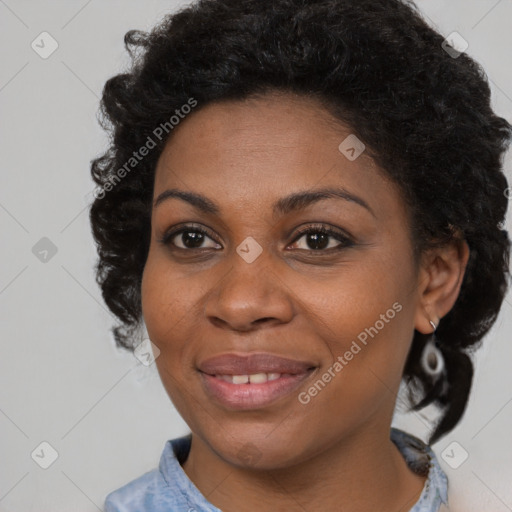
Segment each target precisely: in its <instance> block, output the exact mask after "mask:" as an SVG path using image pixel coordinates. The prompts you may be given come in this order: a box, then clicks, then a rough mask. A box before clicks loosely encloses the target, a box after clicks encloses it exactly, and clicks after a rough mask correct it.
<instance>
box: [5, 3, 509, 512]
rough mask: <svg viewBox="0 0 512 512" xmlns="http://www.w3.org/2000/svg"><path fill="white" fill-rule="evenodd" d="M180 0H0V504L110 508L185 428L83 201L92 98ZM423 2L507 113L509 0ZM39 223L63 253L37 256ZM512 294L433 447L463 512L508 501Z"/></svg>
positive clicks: (93, 135)
mask: <svg viewBox="0 0 512 512" xmlns="http://www.w3.org/2000/svg"><path fill="white" fill-rule="evenodd" d="M183 3H184V2H177V1H167V2H164V1H157V0H152V1H146V2H142V1H139V2H135V1H133V0H132V1H127V0H124V1H122V2H121V1H113V0H108V1H99V0H89V1H44V2H35V1H27V0H5V1H4V0H0V45H1V46H0V47H1V49H2V50H1V55H2V64H1V66H0V116H1V117H0V119H1V121H0V126H1V137H0V154H1V155H2V158H1V167H2V170H1V174H0V176H1V185H0V230H1V231H0V232H1V237H2V244H1V256H0V257H1V260H0V261H1V265H0V308H1V309H0V311H1V326H0V340H1V342H0V343H1V349H2V350H1V357H0V379H1V385H0V432H1V436H0V460H1V463H0V511H2V512H7V511H9V512H19V511H24V512H25V511H32V510H33V511H38V512H46V511H48V512H49V511H52V512H59V511H66V512H71V511H86V510H87V511H88V510H102V505H103V500H104V497H105V495H106V494H107V493H108V492H110V491H112V490H114V489H116V488H118V487H120V486H121V485H123V484H125V483H126V482H128V481H129V480H131V479H133V478H135V477H137V476H139V475H141V474H142V473H144V472H146V471H148V470H150V469H152V468H154V467H156V466H157V464H158V460H159V457H160V453H161V451H162V449H163V446H164V443H165V441H166V440H167V439H171V438H173V437H176V436H179V435H182V434H185V433H186V432H187V431H188V430H187V426H186V425H185V423H184V422H183V421H182V420H181V419H180V417H179V416H178V414H177V413H176V411H175V410H174V408H173V406H172V404H171V403H170V400H169V399H168V397H167V395H166V394H165V392H164V390H163V387H162V386H161V383H160V380H159V377H158V374H157V371H156V368H155V367H154V365H153V366H151V367H149V368H147V367H145V366H143V365H142V364H140V363H139V362H138V361H137V360H136V359H135V358H134V357H133V356H132V355H130V354H128V353H124V352H121V351H119V350H117V349H116V348H115V346H114V343H113V340H112V339H111V336H110V332H109V328H110V326H111V324H112V321H113V319H112V316H111V315H110V314H109V312H108V311H107V309H106V307H105V305H104V304H103V303H102V300H101V296H100V291H99V289H98V287H97V286H96V284H95V282H94V276H93V265H94V263H95V260H96V255H95V248H94V245H93V241H92V237H91V234H90V227H89V224H88V216H87V206H88V204H89V203H90V202H91V200H92V194H91V191H92V189H93V185H92V182H91V180H90V178H89V161H90V160H91V159H92V158H93V157H94V156H96V155H98V154H99V153H100V152H101V151H102V150H103V149H104V148H105V147H106V143H107V140H106V137H105V135H104V134H103V132H102V131H101V130H100V128H99V126H98V124H97V121H96V112H97V108H98V101H99V97H100V94H101V89H102V86H103V84H104V82H105V80H107V79H108V78H109V77H110V76H112V75H113V74H115V73H117V72H119V71H120V70H122V69H123V68H124V67H125V66H126V65H127V64H128V63H129V60H128V57H127V54H126V53H125V51H124V49H123V36H124V33H125V32H126V31H127V30H129V29H132V28H138V29H149V28H150V27H151V26H152V25H153V24H154V23H155V22H156V21H157V20H159V19H160V18H161V17H162V16H163V15H164V14H165V13H166V12H169V11H172V10H174V9H175V7H176V6H178V5H183ZM418 4H419V6H420V7H421V9H422V10H423V12H424V13H425V14H426V15H427V16H428V17H429V19H430V20H431V23H432V24H433V25H434V26H435V27H436V28H437V29H438V30H439V31H440V32H441V33H442V34H444V35H445V36H447V35H448V34H450V33H451V32H452V31H457V32H459V33H460V34H461V35H462V36H463V37H464V38H465V39H466V40H467V41H468V43H469V48H468V50H467V52H468V53H469V54H470V55H472V56H474V57H475V58H476V59H477V60H478V61H479V62H481V63H482V64H483V66H484V68H485V70H486V72H487V74H488V77H489V79H490V81H491V85H492V89H493V105H494V107H495V109H496V111H497V112H499V113H500V114H501V115H502V116H504V117H506V118H507V119H508V120H509V121H512V65H511V64H512V63H511V58H510V48H511V47H512V31H511V26H510V20H511V19H512V0H500V1H496V0H489V1H487V0H485V1H484V0H482V1H480V0H472V1H467V0H449V1H448V0H419V1H418ZM43 31H47V32H48V33H50V34H51V36H52V37H53V38H54V39H55V40H56V41H57V43H58V45H59V46H58V49H57V50H56V51H55V52H54V53H53V54H52V55H51V56H49V57H48V58H47V59H42V58H41V57H40V56H39V55H38V54H37V53H36V52H35V51H34V50H33V49H32V47H31V43H32V41H34V40H36V43H37V41H40V38H38V36H39V34H40V33H41V32H43ZM39 44H40V46H41V43H39ZM49 47H50V46H49V40H46V43H45V48H46V49H48V48H49ZM446 86H447V87H449V86H450V84H446ZM510 162H511V159H510V153H509V154H508V156H507V160H506V170H507V174H508V176H509V178H510V174H511V172H510V167H511V165H510ZM507 226H509V224H508V223H507ZM43 237H47V238H48V239H50V240H51V242H52V244H54V246H55V247H56V249H57V252H56V254H54V255H52V253H51V252H49V253H48V254H47V255H46V256H45V255H44V253H40V254H39V257H36V255H35V254H34V253H33V247H34V245H35V244H36V243H38V241H39V240H40V239H41V238H43ZM40 243H42V244H45V243H46V244H47V243H48V242H40ZM37 247H39V246H37ZM43 248H44V247H43ZM36 252H37V251H36ZM44 257H46V259H47V261H46V262H44V261H41V260H40V258H44ZM511 308H512V299H511V296H510V295H509V296H508V297H507V302H505V304H504V306H503V310H502V313H501V315H500V317H499V318H498V321H497V323H496V325H495V327H494V328H493V330H492V332H491V333H490V334H489V336H488V337H487V339H486V343H485V346H484V347H483V349H482V350H481V351H480V352H479V353H478V357H477V360H476V363H477V372H476V378H475V387H474V391H473V393H472V396H471V401H470V403H469V406H468V410H467V413H466V415H465V417H464V419H463V422H462V423H461V424H460V426H459V427H458V428H456V429H455V430H454V431H453V432H452V433H451V434H450V435H448V436H447V437H445V438H444V439H442V440H441V441H440V442H439V443H438V444H437V445H435V447H434V448H435V451H436V453H437V454H438V455H439V457H440V461H441V464H442V465H443V468H444V469H445V471H446V472H447V474H448V477H449V479H450V487H451V495H452V502H453V507H452V509H453V510H455V511H464V512H471V511H479V512H481V511H483V510H485V511H486V512H506V511H507V510H512V436H511V435H510V432H511V425H512V404H511V402H512V373H511V372H510V359H511V354H512V349H511V348H510V344H509V342H510V334H511V333H512V321H511V319H512V315H511ZM427 413H428V412H426V413H422V414H416V415H411V414H409V415H403V414H401V413H397V416H396V419H395V424H396V425H397V426H400V427H403V428H406V429H407V430H409V431H410V432H412V433H415V434H416V435H418V436H420V437H424V435H425V432H426V427H425V424H426V420H425V418H426V416H427V415H428V414H427ZM43 441H46V442H48V443H50V445H51V446H52V447H53V448H54V449H55V450H56V451H57V452H58V458H57V459H56V460H55V462H54V463H53V464H52V465H51V466H50V467H49V468H48V469H42V468H41V467H40V466H39V465H38V464H36V462H35V461H34V460H33V458H32V457H31V454H32V453H33V452H34V450H36V451H35V454H36V455H34V459H36V460H37V461H38V462H39V464H41V463H44V461H45V460H46V462H48V461H49V460H50V459H48V457H50V455H51V452H50V450H49V449H48V448H45V447H44V446H43V447H42V448H41V447H40V443H41V442H43ZM454 443H456V444H454ZM41 450H43V451H41ZM466 453H467V454H468V459H467V460H466V461H464V462H463V463H462V464H461V465H460V467H458V468H457V469H454V467H453V466H456V465H457V464H458V463H460V462H461V461H462V460H463V458H464V456H465V454H466ZM37 454H39V457H38V456H37Z"/></svg>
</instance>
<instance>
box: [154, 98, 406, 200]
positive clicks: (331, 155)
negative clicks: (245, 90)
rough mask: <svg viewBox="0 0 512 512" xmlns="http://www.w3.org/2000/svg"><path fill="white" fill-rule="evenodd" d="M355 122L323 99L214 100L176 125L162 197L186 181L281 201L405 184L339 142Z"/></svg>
mask: <svg viewBox="0 0 512 512" xmlns="http://www.w3.org/2000/svg"><path fill="white" fill-rule="evenodd" d="M353 137H354V134H352V132H351V129H350V127H349V126H347V125H344V124H343V123H341V122H340V121H338V120H336V119H334V118H333V117H332V115H331V114H330V113H329V112H328V111H327V110H325V108H324V107H323V106H322V105H321V104H320V103H319V102H318V101H317V100H315V99H312V98H305V97H297V96H294V95H286V94H270V95H266V96H263V97H260V98H253V99H249V100H242V101H229V102H228V101H226V102H219V103H213V104H209V105H206V106H205V107H203V108H200V106H199V110H197V111H195V112H194V113H193V114H191V115H189V116H188V117H187V118H186V119H185V120H184V121H182V122H181V123H180V125H179V126H178V127H177V129H175V131H173V133H172V137H171V138H170V139H169V140H168V142H167V144H166V147H165V148H164V151H163V152H162V155H161V157H160V159H159V162H158V165H157V170H156V176H155V191H154V192H155V196H157V195H158V194H159V193H161V192H162V191H163V190H165V189H166V188H174V187H177V186H178V187H179V188H182V189H186V190H191V191H192V190H193V191H196V192H201V193H204V194H205V195H210V196H211V195H212V194H213V195H214V196H215V197H216V198H217V199H218V200H219V201H221V200H222V201H224V200H225V201H227V202H229V200H230V199H231V200H234V199H235V198H236V199H237V200H245V201H250V200H251V198H257V200H258V203H259V204H261V203H262V201H263V202H264V201H265V200H266V199H268V200H269V201H270V200H272V201H274V200H275V199H276V198H277V197H279V196H284V195H287V194H288V193H290V192H291V191H298V190H305V189H311V188H321V187H325V186H343V187H345V188H347V189H350V191H352V192H354V193H358V192H359V193H360V194H364V195H365V196H367V197H368V198H370V199H371V198H372V197H373V198H374V199H375V198H376V197H378V196H380V198H381V200H380V202H379V203H380V204H381V205H384V206H385V204H386V200H385V198H383V196H384V195H386V194H387V195H389V194H391V196H392V197H389V198H388V202H390V206H391V203H392V202H393V201H395V202H396V200H397V199H399V198H398V197H397V192H398V191H397V189H396V187H395V186H394V185H393V184H392V183H391V182H390V180H389V179H388V178H387V176H386V175H385V174H384V173H383V171H382V170H380V169H379V168H378V166H377V165H376V164H375V162H374V161H373V159H372V158H371V157H370V156H369V155H368V154H366V153H365V152H364V151H363V152H362V154H361V155H360V156H359V157H358V158H356V159H355V160H350V159H348V158H347V156H346V154H344V153H343V152H341V151H340V149H339V146H340V144H343V143H344V141H345V140H347V138H348V140H349V141H352V140H353V139H352V138H353Z"/></svg>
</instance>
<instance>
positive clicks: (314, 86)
mask: <svg viewBox="0 0 512 512" xmlns="http://www.w3.org/2000/svg"><path fill="white" fill-rule="evenodd" d="M124 41H125V46H126V49H127V51H128V52H129V54H130V56H131V65H130V68H129V70H128V71H127V72H125V73H120V74H118V75H116V76H113V77H112V78H110V79H109V80H108V81H107V82H106V83H105V86H104V89H103V97H102V100H101V110H100V113H99V120H100V123H101V125H102V127H103V128H104V129H105V130H106V131H107V132H108V133H109V135H110V144H109V147H108V149H107V150H106V151H105V153H104V154H102V155H101V156H99V157H98V158H96V159H94V160H93V161H92V163H91V174H92V177H93V180H94V181H95V183H96V184H97V185H98V186H99V193H97V194H96V199H95V200H94V202H93V204H92V205H91V209H90V221H91V225H92V231H93V236H94V239H95V242H96V244H97V250H98V255H99V259H98V262H97V266H96V280H97V283H98V284H99V285H100V287H101V290H102V294H103V298H104V300H105V302H106V304H107V306H108V307H109V309H110V310H111V312H112V313H113V314H114V315H115V316H116V317H117V319H118V320H119V321H120V322H119V323H118V325H117V326H115V327H114V328H113V334H114V338H115V341H116V344H117V346H118V347H124V348H126V349H129V350H133V348H134V338H135V336H134V333H135V332H136V331H137V329H138V328H140V326H141V325H142V309H141V280H142V273H143V269H144V266H145V262H146V258H147V254H148V250H149V242H150V229H151V208H152V195H153V183H154V174H155V168H156V163H157V161H158V158H159V156H160V154H161V152H162V150H163V147H164V145H165V143H166V142H167V140H168V139H169V137H170V136H171V135H172V128H173V127H174V126H171V124H170V123H169V119H170V118H171V117H172V116H173V115H175V114H176V113H178V112H177V111H180V112H181V110H180V109H182V108H183V106H184V105H186V104H187V103H188V104H192V103H191V99H193V101H195V102H197V105H198V107H197V108H196V109H195V111H197V110H198V109H200V108H203V107H204V106H206V105H208V104H211V103H213V102H221V101H229V100H235V101H236V100H240V101H242V100H244V99H247V98H250V97H254V96H258V95H264V94H266V93H269V92H273V91H281V92H285V93H290V94H297V95H301V96H302V97H307V98H314V99H316V100H318V101H319V102H320V103H321V104H322V105H323V106H325V108H326V109H327V110H328V111H329V112H331V113H333V114H334V116H335V117H336V118H337V119H339V121H340V122H341V123H343V124H345V125H347V124H348V125H349V126H350V128H351V130H352V132H353V133H354V134H356V136H357V137H358V138H359V139H361V140H362V141H363V142H364V144H365V145H366V147H367V152H368V154H369V155H370V156H372V157H373V158H374V160H375V161H376V163H377V164H378V165H379V166H380V167H381V168H382V169H383V170H384V172H385V174H386V175H388V176H389V177H390V178H391V179H392V180H393V181H394V182H395V183H396V184H398V186H399V187H400V190H401V192H402V195H403V198H404V201H405V203H406V204H407V206H408V211H409V212H410V216H411V240H412V242H413V246H414V248H415V257H417V256H419V255H421V254H424V252H425V251H426V250H428V249H429V248H431V247H435V246H439V245H440V244H446V243H449V242H453V241H454V240H457V239H459V240H460V239H464V240H466V242H467V243H468V245H469V248H470V257H469V261H468V264H467V267H466V272H465V276H464V279H463V282H462V286H461V290H460V294H459V296H458V299H457V301H456V303H455V305H454V307H453V308H452V309H451V311H450V312H449V313H448V314H447V315H446V316H444V317H443V318H442V320H441V322H440V324H439V326H438V328H437V331H436V337H437V339H438V343H439V347H440V350H441V351H442V354H443V356H444V359H445V371H444V374H443V378H442V379H439V380H437V381H434V380H432V378H431V377H429V376H428V375H427V374H426V373H425V372H424V370H423V369H422V366H421V364H420V359H421V354H422V351H423V348H424V346H425V344H426V343H427V341H429V339H430V337H429V336H428V335H424V334H421V333H419V332H418V331H415V332H414V337H413V340H412V345H411V350H410V352H409V355H408V359H407V362H406V365H405V368H404V374H403V378H404V382H406V383H407V384H408V389H409V392H410V399H411V401H412V402H411V403H412V408H413V409H416V410H417V409H420V408H423V407H425V406H426V405H429V404H434V405H436V406H437V407H438V408H439V409H440V412H441V414H440V420H439V421H437V424H436V425H435V428H434V429H433V434H432V435H431V437H430V442H435V441H436V440H438V439H439V438H440V437H442V436H444V435H445V434H446V433H448V432H449V431H450V430H452V429H453V428H454V427H455V425H456V424H457V423H458V422H459V420H460V418H461V417H462V415H463V413H464V410H465V407H466V403H467V400H468V397H469V393H470V388H471V383H472V379H473V364H472V361H471V358H470V355H471V352H472V351H473V350H474V349H475V348H477V347H478V346H479V345H480V343H481V340H482V338H483V337H484V335H485V334H486V333H487V332H488V331H489V329H490V328H491V326H492V325H493V323H494V322H495V320H496V317H497V315H498V313H499V310H500V307H501V304H502V301H503V299H504V295H505V293H506V291H507V288H508V279H509V268H508V264H509V250H510V240H509V237H508V233H507V232H506V231H505V230H504V229H503V227H502V225H503V222H504V218H505V214H506V210H507V205H508V197H507V196H508V194H507V193H506V189H507V180H506V178H505V176H504V174H503V172H502V157H503V154H504V152H505V151H506V149H507V147H508V144H509V142H510V139H511V137H512V126H511V125H510V124H509V123H508V122H507V121H506V120H505V119H503V118H501V117H498V116H497V115H495V113H494V112H493V110H492V108H491V106H490V89H489V85H488V82H487V79H486V76H485V73H484V71H483V69H482V68H481V67H480V65H479V64H477V63H476V62H475V61H474V60H472V59H471V58H470V57H469V56H468V55H467V54H465V53H462V54H460V56H458V57H457V56H455V57H454V56H453V55H450V54H448V53H447V51H445V49H444V48H443V41H444V37H443V36H442V35H440V34H439V33H438V32H437V31H436V30H434V29H432V28H430V27H429V25H428V24H427V23H426V22H425V21H424V20H423V18H422V17H421V14H420V12H419V11H418V8H417V7H416V6H415V5H414V4H413V3H412V2H410V1H408V0H273V1H271V2H270V1H261V0H200V1H197V2H196V3H194V4H192V5H190V6H188V7H186V8H184V9H182V10H181V11H179V12H177V13H175V14H172V15H168V16H166V17H164V18H163V19H162V20H161V22H160V23H159V24H157V25H156V26H155V27H154V28H153V29H152V30H151V31H149V32H142V31H137V30H132V31H129V32H127V33H126V35H125V39H124ZM185 111H186V110H185V109H184V108H183V112H185ZM190 115H193V113H191V114H190ZM180 117H181V116H180ZM178 122H179V121H178ZM166 123H167V124H166ZM159 126H160V127H162V126H165V127H166V128H165V131H166V134H165V136H163V137H162V136H161V137H157V136H155V134H157V133H160V132H162V133H163V131H162V128H160V132H157V131H156V130H155V129H156V128H157V127H159ZM150 139H151V141H152V143H153V145H154V147H153V148H152V149H151V150H150V151H149V152H148V154H147V156H145V157H144V158H143V159H140V161H139V160H138V159H137V161H135V159H134V158H133V157H134V154H133V153H134V151H136V150H138V149H139V148H141V147H142V146H144V145H148V141H149V140H150ZM130 159H132V160H130ZM127 162H131V163H130V166H131V167H136V168H135V169H134V170H131V169H130V170H127V166H126V164H127ZM132 164H133V165H132ZM123 166H124V167H123ZM121 169H125V171H127V172H125V173H121V172H120V171H121ZM128 171H129V172H128ZM121 176H122V179H120V177H121ZM114 181H115V183H114ZM413 402H416V403H415V404H414V403H413Z"/></svg>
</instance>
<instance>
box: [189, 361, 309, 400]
mask: <svg viewBox="0 0 512 512" xmlns="http://www.w3.org/2000/svg"><path fill="white" fill-rule="evenodd" d="M315 368H316V367H315V365H314V363H312V362H308V361H297V360H293V359H287V358H283V357H280V356H275V355H273V354H266V353H265V354H263V353H260V354H247V355H238V354H223V355H220V356H216V357H213V358H210V359H207V360H205V361H203V362H201V363H200V364H199V365H198V369H199V372H200V375H201V381H202V384H203V388H204V390H205V392H206V394H207V395H208V396H209V397H210V398H211V399H213V400H215V401H216V402H217V403H219V404H220V405H222V406H224V407H225V408H228V409H232V410H237V409H242V410H248V409H261V408H263V407H265V406H268V405H270V404H272V403H274V402H276V401H277V400H279V399H281V398H283V397H285V396H286V395H290V394H291V393H293V392H294V391H296V390H297V389H298V387H299V386H301V385H302V383H303V381H304V380H306V379H307V378H308V377H309V376H310V375H311V374H312V373H313V372H314V370H315Z"/></svg>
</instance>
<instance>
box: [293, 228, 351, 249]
mask: <svg viewBox="0 0 512 512" xmlns="http://www.w3.org/2000/svg"><path fill="white" fill-rule="evenodd" d="M301 239H304V242H303V243H302V245H303V246H302V247H297V248H298V249H300V250H306V251H324V250H331V249H334V250H336V249H342V248H345V247H350V246H352V245H354V243H353V242H352V240H350V238H348V237H347V236H345V235H344V234H342V233H340V232H338V231H335V230H333V229H331V228H328V227H325V226H323V225H320V226H316V227H314V226H309V227H308V228H307V229H304V230H302V231H301V232H300V233H299V236H298V237H296V238H295V240H294V243H293V245H297V244H298V241H299V240H301Z"/></svg>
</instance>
